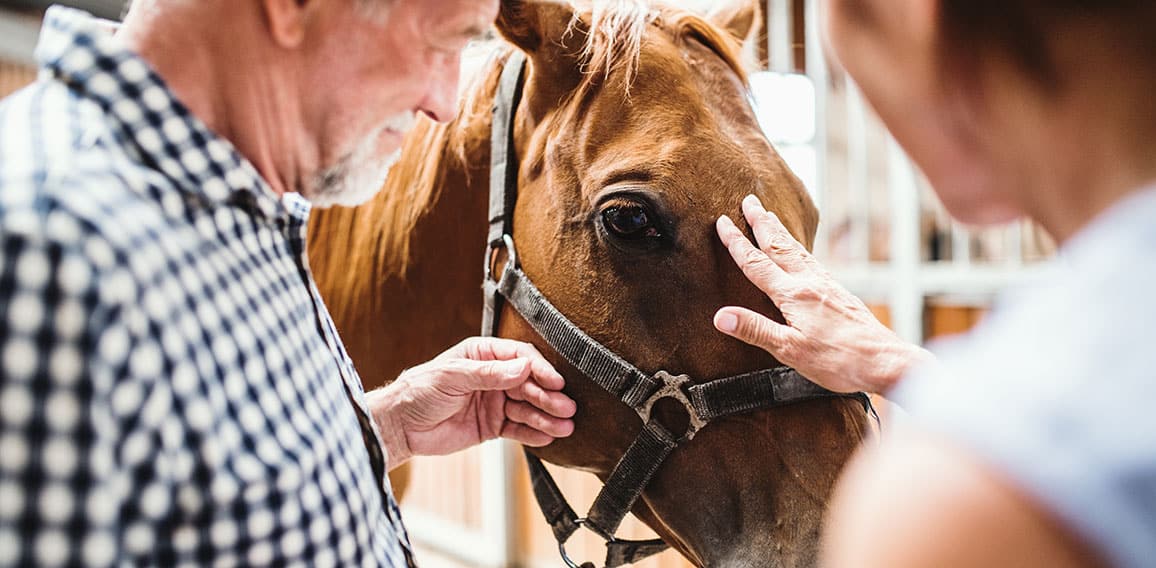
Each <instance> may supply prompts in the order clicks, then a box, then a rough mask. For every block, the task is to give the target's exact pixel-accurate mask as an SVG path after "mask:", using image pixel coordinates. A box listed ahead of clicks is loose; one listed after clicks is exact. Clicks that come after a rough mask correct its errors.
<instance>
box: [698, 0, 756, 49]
mask: <svg viewBox="0 0 1156 568" xmlns="http://www.w3.org/2000/svg"><path fill="white" fill-rule="evenodd" d="M719 4H721V5H717V4H716V5H715V6H714V7H713V8H711V11H710V13H709V14H708V15H707V19H708V20H710V21H711V23H713V24H714V25H716V26H718V27H720V28H722V29H724V30H727V31H729V32H730V33H731V34H732V35H734V36H735V37H736V38H738V40H739V41H740V42H745V41H746V40H747V38H748V37H750V35H751V32H753V31H754V30H755V27H756V23H757V22H758V20H759V13H760V12H761V10H760V8H759V2H758V1H757V0H729V1H726V2H720V3H719Z"/></svg>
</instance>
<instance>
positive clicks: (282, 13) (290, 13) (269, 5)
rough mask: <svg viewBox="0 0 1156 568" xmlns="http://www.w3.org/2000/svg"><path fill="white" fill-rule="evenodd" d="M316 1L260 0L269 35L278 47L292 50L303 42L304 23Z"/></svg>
mask: <svg viewBox="0 0 1156 568" xmlns="http://www.w3.org/2000/svg"><path fill="white" fill-rule="evenodd" d="M315 4H317V1H316V0H262V1H261V5H262V8H264V12H265V23H266V25H268V26H269V35H270V36H271V37H272V38H273V41H274V42H276V43H277V45H279V46H280V47H283V48H286V49H293V48H296V47H298V46H300V45H301V43H302V42H303V41H305V22H306V19H307V16H308V11H309V10H312V9H314V5H315Z"/></svg>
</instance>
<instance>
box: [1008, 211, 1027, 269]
mask: <svg viewBox="0 0 1156 568" xmlns="http://www.w3.org/2000/svg"><path fill="white" fill-rule="evenodd" d="M1027 228H1028V225H1027V221H1018V222H1015V223H1012V225H1011V226H1010V227H1008V228H1007V237H1006V239H1007V248H1008V250H1007V256H1006V258H1005V259H1004V263H1005V264H1007V265H1008V266H1011V267H1020V266H1023V265H1024V231H1026V230H1027Z"/></svg>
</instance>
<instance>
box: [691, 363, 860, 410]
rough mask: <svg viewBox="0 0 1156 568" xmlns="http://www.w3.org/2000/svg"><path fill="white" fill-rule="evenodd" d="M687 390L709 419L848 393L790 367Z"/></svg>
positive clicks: (758, 372) (735, 377) (704, 384)
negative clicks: (828, 386) (840, 391)
mask: <svg viewBox="0 0 1156 568" xmlns="http://www.w3.org/2000/svg"><path fill="white" fill-rule="evenodd" d="M687 392H688V393H689V396H690V402H691V404H693V405H694V407H695V409H697V410H698V412H699V417H700V418H702V419H703V420H706V421H710V420H713V419H715V418H719V417H722V416H729V415H731V414H739V413H742V412H750V411H752V410H759V409H762V408H768V407H772V406H779V405H783V404H790V403H796V402H802V401H804V400H810V399H815V398H827V397H832V396H845V395H841V394H836V393H833V392H831V391H829V390H827V389H825V388H823V387H820V386H819V385H816V384H815V383H812V382H811V381H809V380H807V379H806V378H804V377H803V376H802V375H800V374H799V372H798V371H796V370H794V369H792V368H790V367H779V368H778V369H767V370H763V371H756V372H754V373H747V374H745V375H736V376H734V377H727V378H725V379H718V380H714V381H709V382H706V383H702V384H698V385H694V386H692V387H690V388H688V389H687Z"/></svg>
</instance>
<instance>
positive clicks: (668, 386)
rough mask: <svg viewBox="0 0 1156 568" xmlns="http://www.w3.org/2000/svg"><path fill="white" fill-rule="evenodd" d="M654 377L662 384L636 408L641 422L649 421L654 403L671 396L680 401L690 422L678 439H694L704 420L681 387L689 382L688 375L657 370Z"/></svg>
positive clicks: (704, 424) (703, 424)
mask: <svg viewBox="0 0 1156 568" xmlns="http://www.w3.org/2000/svg"><path fill="white" fill-rule="evenodd" d="M654 378H655V379H657V380H659V381H661V382H662V386H661V387H659V388H658V390H656V391H654V394H652V395H650V398H648V399H646V402H643V403H642V405H641V406H639V407H638V408H637V409H636V410H637V412H638V416H639V417H640V418H642V423H643V424H648V423H650V413H651V411H652V410H654V403H656V402H658V401H660V400H662V399H664V398H673V399H674V400H677V401H678V402H680V403H682V406H683V408H685V409H686V414H687V417H689V418H690V423H689V424H688V425H687V427H686V433H685V434H683V435H682V437H681V438H680V439H679V441H680V442H681V441H689V440H693V439H694V435H695V434H697V433H698V431H699V430H702V428H703V426H706V422H707V421H706V420H703V419H702V417H701V416H699V414H698V410H696V409H695V407H694V404H693V403H691V402H690V398H689V397H687V396H686V391H685V390H683V387H685V386H687V385H689V384H691V381H690V376H689V375H672V374H670V373H668V372H666V371H659V372H657V373H655V374H654Z"/></svg>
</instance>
